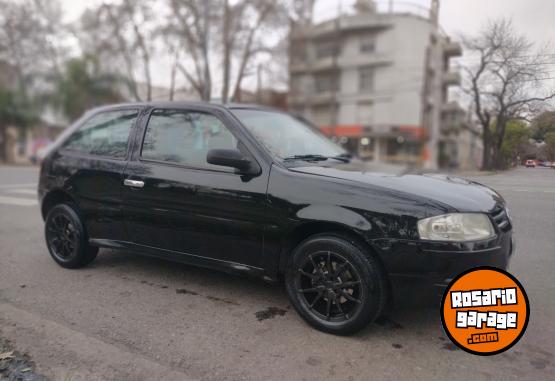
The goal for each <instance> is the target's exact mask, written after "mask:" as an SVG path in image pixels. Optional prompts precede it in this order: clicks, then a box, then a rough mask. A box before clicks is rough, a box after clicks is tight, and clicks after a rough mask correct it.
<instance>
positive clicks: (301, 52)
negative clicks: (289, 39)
mask: <svg viewBox="0 0 555 381" xmlns="http://www.w3.org/2000/svg"><path fill="white" fill-rule="evenodd" d="M290 52H291V63H293V64H302V63H304V62H305V61H306V46H305V44H301V43H296V44H293V45H292V46H291V50H290Z"/></svg>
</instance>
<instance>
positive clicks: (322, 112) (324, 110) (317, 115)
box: [311, 105, 332, 126]
mask: <svg viewBox="0 0 555 381" xmlns="http://www.w3.org/2000/svg"><path fill="white" fill-rule="evenodd" d="M311 122H312V123H314V124H316V125H317V126H330V125H332V110H331V107H330V106H329V105H325V106H313V107H312V110H311Z"/></svg>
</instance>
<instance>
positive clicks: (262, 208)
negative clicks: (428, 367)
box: [39, 103, 513, 334]
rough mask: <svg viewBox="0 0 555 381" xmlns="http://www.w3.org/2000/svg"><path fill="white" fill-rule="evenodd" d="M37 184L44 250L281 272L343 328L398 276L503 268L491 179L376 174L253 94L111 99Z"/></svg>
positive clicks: (499, 205) (412, 280) (372, 313)
mask: <svg viewBox="0 0 555 381" xmlns="http://www.w3.org/2000/svg"><path fill="white" fill-rule="evenodd" d="M39 197H40V201H41V208H42V215H43V218H44V219H45V235H46V243H47V246H48V250H49V251H50V254H51V255H52V258H53V259H54V260H55V261H56V262H57V263H58V264H60V265H61V266H63V267H67V268H78V267H81V266H85V265H87V264H88V263H90V262H91V261H93V260H94V259H95V257H96V255H97V252H98V248H99V247H106V248H116V249H118V248H122V249H128V250H132V251H134V252H137V253H141V254H146V255H151V256H156V257H160V258H167V259H171V260H176V261H181V262H186V263H189V264H194V265H198V266H205V267H210V268H215V269H220V270H224V271H233V272H242V273H246V274H251V275H254V276H257V277H262V278H264V279H266V280H278V279H283V280H284V282H285V285H286V289H287V292H288V295H289V298H290V300H291V302H292V304H293V306H294V307H295V309H296V310H297V311H298V312H299V314H300V315H301V316H302V317H303V318H304V319H305V320H306V321H307V322H308V323H310V324H311V325H313V326H314V327H316V328H318V329H320V330H323V331H326V332H331V333H337V334H348V333H352V332H355V331H357V330H359V329H361V328H362V327H364V326H365V325H366V324H368V323H369V322H371V321H373V320H374V319H376V318H377V317H378V316H379V315H380V313H381V312H382V310H383V308H384V306H385V305H386V302H388V301H389V299H390V298H391V295H395V291H396V289H397V288H398V285H400V284H408V285H409V286H410V287H415V286H416V285H419V284H424V285H426V287H430V289H432V288H433V287H439V288H440V289H441V288H444V287H445V286H446V285H447V284H448V282H449V281H450V279H452V278H453V277H455V276H456V275H458V274H459V273H461V272H462V271H464V270H467V269H469V268H473V267H477V266H482V265H489V266H495V267H500V268H505V267H506V266H507V264H508V261H509V258H510V255H511V254H512V251H513V244H512V238H511V233H512V232H511V230H512V226H511V221H510V219H509V216H508V213H507V209H506V206H505V202H504V200H503V199H502V198H501V197H500V196H499V194H497V193H496V192H495V191H493V190H491V189H489V188H487V187H485V186H483V185H480V184H477V183H474V182H470V181H466V180H463V179H460V178H455V177H447V176H439V175H402V176H395V175H386V174H380V173H375V172H371V171H369V170H368V167H367V164H365V163H363V162H360V161H357V160H356V159H352V158H350V156H349V155H348V154H347V153H346V152H345V151H344V150H343V149H342V148H341V147H339V146H337V145H335V144H334V143H333V142H331V141H330V140H328V139H327V138H326V137H325V136H323V135H321V134H320V133H319V132H318V131H316V130H315V129H314V128H313V127H311V126H308V125H307V124H306V123H304V122H302V121H301V120H299V119H298V118H295V117H293V116H291V115H289V114H286V113H282V112H278V111H275V110H270V109H265V108H261V107H256V106H244V105H236V106H233V105H231V106H220V105H215V104H206V103H198V104H195V103H149V104H128V105H115V106H110V107H104V108H100V109H96V110H93V111H91V112H89V113H87V114H86V115H85V116H83V117H82V118H81V119H80V120H79V121H77V122H76V123H75V124H74V125H73V126H72V127H70V128H69V129H68V130H67V131H66V133H64V134H63V135H62V136H61V137H60V139H58V141H57V142H56V143H55V144H54V146H53V147H52V149H51V150H50V151H49V153H48V154H47V156H46V157H45V159H44V161H43V163H42V168H41V174H40V184H39Z"/></svg>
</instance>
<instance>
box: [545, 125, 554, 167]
mask: <svg viewBox="0 0 555 381" xmlns="http://www.w3.org/2000/svg"><path fill="white" fill-rule="evenodd" d="M544 141H545V148H546V153H547V154H548V156H549V160H551V161H555V131H550V132H548V133H547V134H545V138H544Z"/></svg>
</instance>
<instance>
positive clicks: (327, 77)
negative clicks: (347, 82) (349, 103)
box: [314, 73, 339, 93]
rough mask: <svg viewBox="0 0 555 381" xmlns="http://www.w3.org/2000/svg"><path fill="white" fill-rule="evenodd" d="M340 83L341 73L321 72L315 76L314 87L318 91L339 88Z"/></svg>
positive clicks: (322, 91)
mask: <svg viewBox="0 0 555 381" xmlns="http://www.w3.org/2000/svg"><path fill="white" fill-rule="evenodd" d="M338 83H339V73H320V74H317V75H316V76H315V77H314V87H315V89H316V92H318V93H324V92H327V91H336V90H339V87H338Z"/></svg>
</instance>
